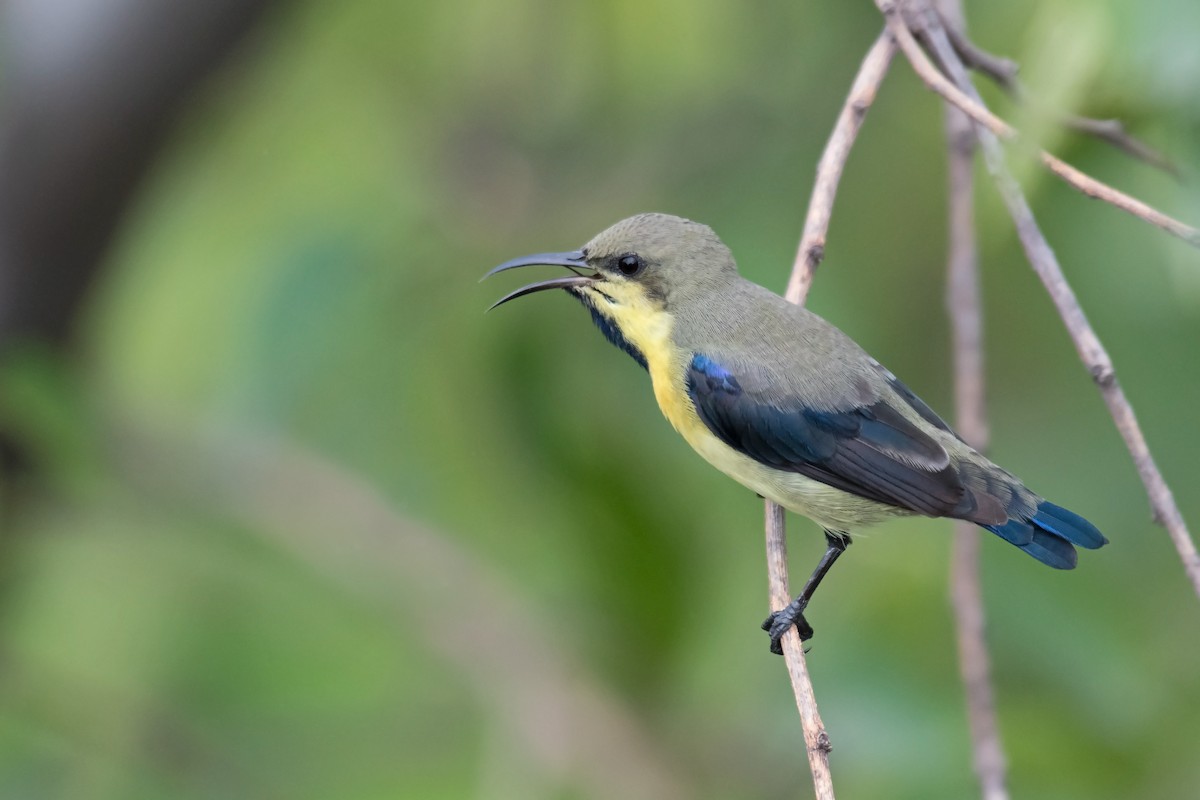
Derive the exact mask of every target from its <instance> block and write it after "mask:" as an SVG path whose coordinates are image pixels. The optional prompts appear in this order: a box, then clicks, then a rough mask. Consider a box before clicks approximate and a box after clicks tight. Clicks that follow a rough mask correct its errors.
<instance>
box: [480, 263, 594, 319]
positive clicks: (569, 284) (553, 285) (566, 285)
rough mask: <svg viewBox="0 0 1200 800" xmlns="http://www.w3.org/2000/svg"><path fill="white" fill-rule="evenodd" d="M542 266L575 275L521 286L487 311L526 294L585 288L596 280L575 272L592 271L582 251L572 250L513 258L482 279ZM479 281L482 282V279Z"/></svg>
mask: <svg viewBox="0 0 1200 800" xmlns="http://www.w3.org/2000/svg"><path fill="white" fill-rule="evenodd" d="M542 264H549V265H553V266H559V267H566V268H567V269H569V270H571V271H572V272H574V273H575V274H574V275H568V276H566V277H565V278H551V279H550V280H547V281H538V282H537V283H531V284H529V285H528V286H522V287H521V288H520V289H517V290H516V291H515V292H510V293H509V294H506V295H504V297H501V298H500V299H499V300H497V301H496V302H495V303H493V304H492V306H491V308H489V309H488V311H491V310H492V308H495V307H496V306H500V305H504V304H505V303H507V302H508V301H509V300H516V299H517V298H518V297H524V296H525V295H527V294H533V293H534V292H541V291H545V290H546V289H571V288H573V287H576V286H586V285H587V284H589V283H591V282H592V281H594V280H596V277H595V276H594V275H584V274H582V273H579V272H577V271H576V270H580V269H586V270H588V271H589V272H592V271H594V270H592V268H591V267H589V266H588V263H587V259H586V258H584V256H583V251H581V250H572V251H570V252H568V253H538V254H537V255H532V256H522V257H521V258H514V259H513V260H512V261H505V262H504V263H503V264H501V265H500V266H498V267H495V268H494V269H491V270H489V271H488V273H487V274H486V275H484V276H483V277H484V278H490V277H491V276H493V275H495V274H496V273H497V272H504V271H505V270H507V269H516V268H517V267H531V266H536V265H542ZM480 280H482V278H481V279H480Z"/></svg>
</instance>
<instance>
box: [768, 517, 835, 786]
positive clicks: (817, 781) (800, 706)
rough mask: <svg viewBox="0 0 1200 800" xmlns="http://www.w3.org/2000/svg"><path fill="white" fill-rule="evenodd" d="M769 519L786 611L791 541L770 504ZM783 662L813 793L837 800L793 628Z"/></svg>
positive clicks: (771, 558) (775, 606)
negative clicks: (797, 711)
mask: <svg viewBox="0 0 1200 800" xmlns="http://www.w3.org/2000/svg"><path fill="white" fill-rule="evenodd" d="M766 518H767V576H768V582H769V588H770V592H771V610H772V611H778V610H780V609H782V608H785V607H786V606H787V605H788V603H790V602H791V600H792V595H791V590H790V589H789V588H788V576H787V538H786V536H785V535H784V525H785V524H786V523H785V520H784V510H783V508H782V507H780V506H778V505H776V504H775V503H772V502H771V501H770V500H767V501H766ZM781 644H782V645H783V658H784V660H785V661H786V662H787V668H788V677H789V678H790V679H791V682H792V691H793V693H794V694H795V695H796V708H797V710H799V712H800V724H801V726H803V728H804V749H805V750H806V751H807V753H808V768H809V770H810V771H811V772H812V777H813V789H814V791H815V792H816V796H817V800H833V797H834V795H833V775H832V774H831V773H830V771H829V752H830V751H831V750H832V749H833V745H832V744H831V743H830V741H829V734H828V733H826V732H825V723H823V722H822V721H821V713H820V712H819V711H818V710H817V697H816V694H815V693H814V692H813V686H812V679H811V678H810V677H809V675H808V664H807V663H805V661H804V646H803V644H802V643H801V641H800V634H799V633H798V632H797V631H796V627H795V626H794V625H793V626H792V627H791V628H789V629H788V631H787V633H785V634H784V635H783V640H782V642H781Z"/></svg>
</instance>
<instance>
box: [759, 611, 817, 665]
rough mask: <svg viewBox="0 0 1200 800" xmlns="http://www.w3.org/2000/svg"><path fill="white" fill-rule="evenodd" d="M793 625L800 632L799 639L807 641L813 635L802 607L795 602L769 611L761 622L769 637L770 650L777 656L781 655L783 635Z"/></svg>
mask: <svg viewBox="0 0 1200 800" xmlns="http://www.w3.org/2000/svg"><path fill="white" fill-rule="evenodd" d="M793 625H795V626H796V631H797V632H799V634H800V641H802V642H807V641H808V640H809V639H811V638H812V636H813V629H812V626H811V625H809V624H808V620H806V619H805V618H804V607H803V606H797V605H796V604H795V603H792V604H790V605H788V606H787V607H786V608H783V609H781V610H779V611H773V612H771V616H769V617H767V618H766V620H765V621H764V622H763V624H762V629H763V630H764V631H766V632H767V633H768V634H769V635H770V637H771V652H772V653H774V654H775V655H777V656H781V655H783V635H784V634H785V633H787V632H788V629H789V628H791V627H792V626H793Z"/></svg>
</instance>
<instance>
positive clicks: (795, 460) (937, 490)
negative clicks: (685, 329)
mask: <svg viewBox="0 0 1200 800" xmlns="http://www.w3.org/2000/svg"><path fill="white" fill-rule="evenodd" d="M764 372H765V370H763V369H762V368H761V367H759V366H758V365H756V364H754V363H752V362H750V361H748V360H746V359H742V360H736V359H731V358H722V357H721V356H719V355H717V356H714V355H709V354H696V355H695V356H693V358H692V360H691V362H690V364H689V365H688V368H687V387H688V393H689V394H690V396H691V398H692V402H693V403H694V404H695V407H696V412H697V414H698V415H699V416H700V419H701V420H702V421H703V422H704V424H705V425H706V426H708V429H709V430H710V431H712V432H713V434H714V435H716V436H717V437H718V438H719V439H721V441H723V442H725V444H727V445H729V446H730V447H732V448H734V449H735V450H737V451H739V452H741V453H743V454H745V455H747V456H749V457H750V458H753V459H754V460H755V461H758V462H759V463H761V464H764V465H766V466H768V467H773V468H775V469H780V470H787V471H791V472H798V473H800V474H802V475H805V476H807V477H809V478H813V479H814V480H818V481H820V482H822V483H825V484H828V485H829V486H833V487H835V488H837V489H842V490H843V491H847V492H850V493H852V494H856V495H859V496H861V497H866V498H868V499H871V500H876V501H878V502H881V503H887V504H889V505H894V506H899V507H901V508H906V509H910V510H912V511H915V512H918V513H921V514H928V515H930V516H947V515H955V516H957V515H958V514H961V513H962V512H963V511H965V510H966V509H965V508H964V504H965V505H971V504H972V501H971V499H970V496H969V495H967V497H966V498H964V495H965V494H966V491H965V489H964V486H963V483H962V481H961V480H960V477H959V475H958V471H957V470H956V469H955V468H954V466H953V465H952V464H951V462H950V457H949V454H948V453H947V452H946V449H945V448H944V447H943V446H942V445H941V444H940V443H939V442H938V441H936V439H934V437H932V436H930V435H929V434H928V433H926V432H925V431H923V430H921V428H920V427H919V426H918V424H917V423H915V422H913V421H911V420H910V417H909V416H908V415H906V414H904V413H902V411H901V410H899V409H898V408H897V407H895V406H894V405H892V402H895V401H896V400H899V401H900V402H904V403H908V404H909V405H910V407H911V408H912V411H915V412H916V413H917V415H918V416H919V417H921V418H923V419H925V420H927V421H928V422H929V423H930V424H932V425H936V426H937V427H939V428H944V429H946V430H948V428H947V427H946V426H945V423H944V422H942V421H941V420H940V419H938V417H937V416H936V415H935V414H934V413H933V412H932V411H930V410H929V408H928V406H926V405H925V404H924V403H921V402H920V400H917V401H916V403H912V402H911V401H910V400H909V399H908V397H909V396H911V397H913V398H915V397H916V396H915V395H913V394H912V392H911V391H909V390H908V389H907V388H906V387H903V384H899V381H896V384H899V387H901V388H895V387H893V393H883V392H879V393H876V394H877V396H876V397H875V398H874V399H872V400H871V401H869V402H861V401H854V400H849V399H848V400H847V402H846V403H844V404H842V407H839V408H836V409H828V408H819V407H815V406H813V405H811V404H807V403H805V402H804V400H803V398H802V397H799V396H798V394H797V393H796V392H791V393H788V392H781V391H779V390H778V387H773V386H771V385H770V382H769V381H766V380H764V378H763V373H764ZM884 374H885V377H888V378H889V380H892V381H895V377H894V376H890V373H886V371H884ZM860 394H861V393H860ZM889 395H891V397H889ZM847 396H848V398H849V396H850V393H847ZM890 401H891V402H890ZM917 404H919V405H917ZM930 417H932V419H930ZM934 420H936V422H934Z"/></svg>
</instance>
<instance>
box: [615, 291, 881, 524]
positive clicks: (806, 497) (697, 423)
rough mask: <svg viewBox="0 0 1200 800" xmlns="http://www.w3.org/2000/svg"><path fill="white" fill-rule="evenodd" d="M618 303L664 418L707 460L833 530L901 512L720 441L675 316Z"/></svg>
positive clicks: (628, 299)
mask: <svg viewBox="0 0 1200 800" xmlns="http://www.w3.org/2000/svg"><path fill="white" fill-rule="evenodd" d="M610 291H612V290H610ZM613 293H614V294H616V292H615V291H614V292H613ZM618 301H619V302H618V303H616V304H613V305H611V306H607V307H604V308H605V311H607V312H608V315H609V316H611V317H612V318H613V319H614V320H615V321H616V322H617V324H618V325H619V327H620V330H621V333H622V335H623V336H624V337H625V338H626V339H627V340H628V341H629V342H630V343H631V344H632V345H633V346H634V347H636V348H637V349H638V350H639V351H641V353H642V355H643V356H644V357H645V359H646V366H647V369H648V370H649V372H650V380H651V381H652V382H653V384H654V398H655V399H656V400H657V401H658V407H659V408H660V409H662V413H663V416H665V417H666V418H667V421H669V422H670V423H671V425H672V427H674V428H675V430H677V431H678V432H679V433H680V435H681V436H683V438H684V439H685V440H687V443H688V444H690V445H691V446H692V448H693V449H694V450H695V451H696V452H697V453H699V454H700V456H701V457H702V458H704V460H705V461H707V462H708V463H710V464H712V465H713V466H714V467H716V468H717V469H719V470H720V471H721V472H724V473H725V474H726V475H728V476H729V477H731V478H733V479H734V480H736V481H737V482H738V483H740V484H742V485H743V486H745V487H747V488H748V489H750V490H751V491H753V492H755V493H757V494H759V495H761V496H763V497H766V498H768V499H770V500H774V501H775V502H776V503H779V504H780V505H782V506H783V507H784V508H787V509H790V510H792V511H795V512H797V513H799V514H804V515H805V516H807V517H810V518H811V519H813V520H815V521H816V522H817V523H818V524H820V525H822V526H823V527H825V528H829V529H832V530H840V531H851V530H856V529H858V528H861V527H862V526H863V525H868V524H872V523H874V522H878V521H879V520H881V519H885V518H886V517H889V516H892V515H894V514H895V513H897V510H896V509H893V508H892V507H890V506H885V505H883V504H880V503H875V502H872V501H870V500H864V499H863V498H859V497H855V496H853V495H851V494H849V493H847V492H843V491H841V490H840V489H834V488H833V487H831V486H828V485H826V484H824V483H821V482H819V481H815V480H812V479H811V478H806V477H805V476H803V475H801V474H799V473H797V472H786V471H783V470H777V469H772V468H770V467H767V466H765V465H764V464H761V463H759V462H758V461H755V460H754V459H752V458H750V457H749V456H747V455H744V454H743V453H740V452H738V451H737V450H735V449H733V448H732V447H730V446H729V445H727V444H725V443H724V442H723V441H721V440H720V439H719V438H717V436H716V435H715V434H713V432H712V431H710V430H709V429H708V426H707V425H705V424H704V421H703V420H702V419H700V416H699V414H697V413H696V407H695V405H694V404H693V403H692V398H691V397H690V396H689V394H688V390H687V370H688V364H689V363H690V361H691V359H692V353H691V352H688V351H685V350H683V349H681V348H679V347H677V346H676V345H675V343H674V342H673V341H672V337H671V330H672V327H673V325H674V320H673V319H672V318H671V315H670V314H668V313H666V312H665V311H664V310H663V309H662V308H661V307H657V306H656V305H655V304H654V303H652V302H651V301H650V300H649V299H648V298H646V297H645V296H644V295H643V294H640V293H633V292H629V293H628V294H626V293H622V295H619V296H618ZM602 307H603V306H602Z"/></svg>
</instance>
